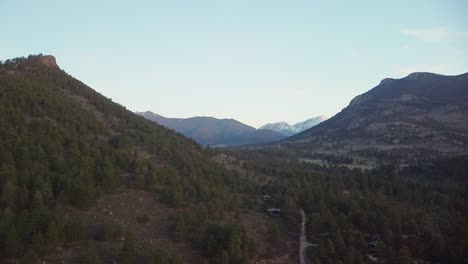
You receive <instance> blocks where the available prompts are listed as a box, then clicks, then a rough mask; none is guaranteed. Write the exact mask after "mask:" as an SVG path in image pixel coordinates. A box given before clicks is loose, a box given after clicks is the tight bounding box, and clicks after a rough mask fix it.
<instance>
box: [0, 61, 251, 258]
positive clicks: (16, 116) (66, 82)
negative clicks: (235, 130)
mask: <svg viewBox="0 0 468 264" xmlns="http://www.w3.org/2000/svg"><path fill="white" fill-rule="evenodd" d="M0 124H1V126H0V198H1V200H0V214H1V218H0V262H1V260H2V259H3V258H15V257H22V256H23V258H24V262H25V263H32V262H31V261H32V260H34V261H36V260H37V259H38V258H39V257H41V256H45V255H47V254H50V253H51V252H53V251H54V248H55V246H57V245H61V244H63V243H65V242H69V241H75V240H82V239H85V237H86V236H85V237H83V236H80V235H77V234H76V232H78V231H77V228H76V224H77V223H70V221H68V220H67V219H65V217H64V215H65V213H66V212H67V211H68V210H69V208H70V206H71V207H73V208H77V209H85V210H86V209H87V208H90V207H92V206H93V205H94V204H95V202H96V200H97V199H98V198H99V197H100V196H102V195H103V194H106V193H112V192H114V191H115V190H117V189H118V188H121V187H124V188H127V187H132V188H139V189H141V190H146V191H150V192H155V193H158V195H160V198H161V201H163V202H164V203H166V204H168V205H169V206H173V207H185V208H190V207H195V206H197V208H199V210H200V211H201V212H207V213H205V214H203V213H202V215H201V216H200V217H199V218H197V220H195V222H196V223H197V224H198V225H201V224H203V223H204V222H206V220H207V219H210V218H212V217H213V215H215V214H216V212H222V211H224V210H225V209H227V208H231V209H232V208H233V207H235V204H238V203H236V202H235V201H236V199H238V196H237V195H235V194H232V193H233V192H236V191H238V190H241V189H242V190H248V189H249V188H252V187H253V185H252V184H249V183H248V182H247V181H245V180H242V179H241V178H240V177H238V176H237V175H234V174H233V173H232V172H229V171H227V170H225V169H223V168H222V167H221V166H219V165H217V164H216V163H214V162H212V161H211V156H210V153H209V151H208V150H205V149H203V148H202V147H201V146H200V145H198V144H197V143H195V142H194V141H193V140H189V139H187V138H185V137H183V136H182V135H180V134H177V133H175V132H173V131H171V130H168V129H166V128H163V127H161V126H159V125H157V124H155V123H153V122H151V121H147V120H145V119H144V118H143V117H140V116H137V115H135V114H134V113H132V112H130V111H128V110H127V109H125V108H124V107H122V106H120V105H118V104H116V103H114V102H112V101H111V100H110V99H108V98H106V97H104V96H102V95H100V94H99V93H97V92H96V91H94V90H92V89H91V88H89V87H88V86H86V85H85V84H83V83H82V82H80V81H78V80H76V79H74V78H73V77H71V76H70V75H68V74H67V73H65V72H64V71H63V70H61V69H60V68H59V67H58V66H57V65H56V63H55V58H54V57H52V56H42V55H37V56H29V57H28V58H16V59H12V60H6V61H4V62H2V63H1V64H0ZM200 208H201V209H200ZM235 230H238V229H235ZM239 230H240V231H239V232H243V231H242V229H239ZM217 232H218V231H217ZM230 232H237V231H230ZM123 236H125V235H123ZM243 236H244V235H243ZM128 237H131V235H128ZM137 239H138V238H137ZM246 239H248V238H246ZM129 243H130V242H129ZM127 246H128V247H131V245H127ZM226 246H229V245H226ZM91 247H93V246H91ZM91 251H93V250H91ZM94 251H95V250H94ZM94 251H93V252H94ZM123 251H124V252H123V253H122V254H123V256H121V257H120V258H121V259H126V258H127V257H129V256H128V255H129V254H130V255H131V254H135V252H133V251H132V250H130V251H131V252H130V253H129V252H128V251H129V249H128V248H125V246H124V249H123ZM215 253H216V254H217V253H219V252H210V254H215ZM219 254H221V253H219ZM246 254H247V253H246ZM252 254H253V253H252V251H249V252H248V255H242V253H236V255H235V256H234V255H232V256H233V257H235V258H236V259H243V258H244V257H246V256H249V257H251V256H252ZM125 256H126V257H125ZM229 256H231V255H229ZM209 257H215V256H214V255H210V256H209ZM129 259H131V258H130V257H129ZM119 263H130V262H125V261H122V262H119Z"/></svg>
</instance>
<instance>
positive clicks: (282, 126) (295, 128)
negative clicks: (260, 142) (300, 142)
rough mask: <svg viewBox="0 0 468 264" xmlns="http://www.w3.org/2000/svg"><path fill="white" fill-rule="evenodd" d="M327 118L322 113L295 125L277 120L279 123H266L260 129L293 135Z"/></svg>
mask: <svg viewBox="0 0 468 264" xmlns="http://www.w3.org/2000/svg"><path fill="white" fill-rule="evenodd" d="M327 119H328V117H326V116H324V115H321V116H316V117H312V118H309V119H307V120H305V121H302V122H299V123H297V124H294V125H290V124H288V123H286V122H277V123H269V124H266V125H264V126H262V127H260V128H259V129H270V130H273V131H276V132H278V133H280V134H283V135H285V136H292V135H294V134H297V133H300V132H302V131H304V130H307V129H309V128H311V127H313V126H316V125H318V124H320V123H321V122H323V121H325V120H327Z"/></svg>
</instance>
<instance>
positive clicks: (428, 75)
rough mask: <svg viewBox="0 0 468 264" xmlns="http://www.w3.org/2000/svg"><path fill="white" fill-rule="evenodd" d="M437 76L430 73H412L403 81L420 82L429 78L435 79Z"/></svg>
mask: <svg viewBox="0 0 468 264" xmlns="http://www.w3.org/2000/svg"><path fill="white" fill-rule="evenodd" d="M436 76H438V74H435V73H432V72H413V73H411V74H409V75H408V76H406V77H405V79H409V80H422V79H427V78H431V77H436Z"/></svg>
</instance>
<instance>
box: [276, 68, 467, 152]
mask: <svg viewBox="0 0 468 264" xmlns="http://www.w3.org/2000/svg"><path fill="white" fill-rule="evenodd" d="M284 145H286V146H289V147H292V148H299V149H307V150H309V151H323V152H330V151H332V152H334V153H354V154H356V153H359V154H361V155H370V153H373V155H374V156H375V155H377V154H376V153H384V154H385V155H386V156H389V155H392V156H395V157H398V158H409V159H418V158H423V157H426V158H430V157H434V156H441V155H455V154H461V153H467V146H468V73H465V74H461V75H457V76H444V75H439V74H434V73H427V72H420V73H412V74H410V75H408V76H407V77H405V78H402V79H384V80H382V81H381V82H380V84H379V85H377V86H376V87H374V88H373V89H371V90H369V91H368V92H366V93H364V94H362V95H359V96H357V97H355V98H354V99H353V100H352V101H351V102H350V104H349V105H348V106H347V107H346V108H344V109H343V110H342V111H341V112H340V113H338V114H337V115H335V116H333V117H332V118H330V119H328V120H327V121H325V122H323V123H321V124H319V125H317V126H315V127H312V128H310V129H308V130H306V131H304V132H302V133H299V134H297V135H294V136H292V137H290V138H288V139H286V140H285V141H284ZM416 152H417V153H418V154H417V155H416V154H415V153H416Z"/></svg>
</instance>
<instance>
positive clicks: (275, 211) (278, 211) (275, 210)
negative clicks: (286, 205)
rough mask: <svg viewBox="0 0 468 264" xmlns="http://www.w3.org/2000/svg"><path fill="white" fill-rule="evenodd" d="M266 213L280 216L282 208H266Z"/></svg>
mask: <svg viewBox="0 0 468 264" xmlns="http://www.w3.org/2000/svg"><path fill="white" fill-rule="evenodd" d="M266 213H267V214H268V215H271V216H278V215H281V209H280V208H268V209H266Z"/></svg>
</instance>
